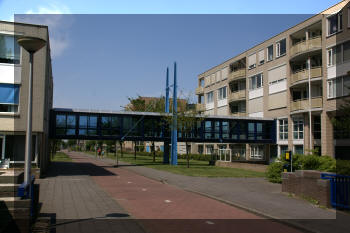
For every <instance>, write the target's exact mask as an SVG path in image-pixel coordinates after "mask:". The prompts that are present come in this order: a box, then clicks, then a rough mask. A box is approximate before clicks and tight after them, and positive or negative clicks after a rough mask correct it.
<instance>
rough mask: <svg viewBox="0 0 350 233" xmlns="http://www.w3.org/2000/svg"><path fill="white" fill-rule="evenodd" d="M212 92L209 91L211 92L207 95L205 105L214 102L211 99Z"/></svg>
mask: <svg viewBox="0 0 350 233" xmlns="http://www.w3.org/2000/svg"><path fill="white" fill-rule="evenodd" d="M213 96H214V95H213V92H212V91H211V92H209V93H207V104H209V103H213V102H214V98H213Z"/></svg>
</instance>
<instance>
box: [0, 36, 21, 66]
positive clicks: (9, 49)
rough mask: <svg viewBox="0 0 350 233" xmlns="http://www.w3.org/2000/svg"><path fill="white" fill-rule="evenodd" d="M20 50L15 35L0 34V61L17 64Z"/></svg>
mask: <svg viewBox="0 0 350 233" xmlns="http://www.w3.org/2000/svg"><path fill="white" fill-rule="evenodd" d="M20 51H21V50H20V46H19V45H18V43H17V40H16V37H14V36H13V35H2V34H0V63H10V64H19V63H20Z"/></svg>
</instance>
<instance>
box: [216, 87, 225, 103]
mask: <svg viewBox="0 0 350 233" xmlns="http://www.w3.org/2000/svg"><path fill="white" fill-rule="evenodd" d="M223 90H225V92H224V91H223ZM224 93H225V97H224ZM217 97H218V100H225V99H227V86H223V87H220V88H219V89H218V96H217Z"/></svg>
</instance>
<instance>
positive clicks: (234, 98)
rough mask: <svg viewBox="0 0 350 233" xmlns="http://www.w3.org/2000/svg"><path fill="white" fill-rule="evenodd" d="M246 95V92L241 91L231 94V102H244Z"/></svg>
mask: <svg viewBox="0 0 350 233" xmlns="http://www.w3.org/2000/svg"><path fill="white" fill-rule="evenodd" d="M245 97H246V93H245V90H239V91H236V92H231V94H230V95H229V102H233V101H237V100H242V99H245Z"/></svg>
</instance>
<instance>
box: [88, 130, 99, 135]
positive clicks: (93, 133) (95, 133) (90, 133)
mask: <svg viewBox="0 0 350 233" xmlns="http://www.w3.org/2000/svg"><path fill="white" fill-rule="evenodd" d="M88 134H89V135H97V131H96V130H95V129H89V130H88Z"/></svg>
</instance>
